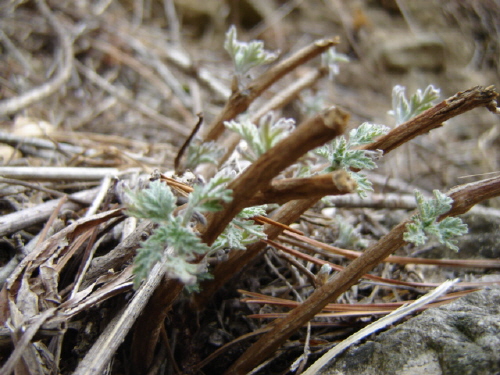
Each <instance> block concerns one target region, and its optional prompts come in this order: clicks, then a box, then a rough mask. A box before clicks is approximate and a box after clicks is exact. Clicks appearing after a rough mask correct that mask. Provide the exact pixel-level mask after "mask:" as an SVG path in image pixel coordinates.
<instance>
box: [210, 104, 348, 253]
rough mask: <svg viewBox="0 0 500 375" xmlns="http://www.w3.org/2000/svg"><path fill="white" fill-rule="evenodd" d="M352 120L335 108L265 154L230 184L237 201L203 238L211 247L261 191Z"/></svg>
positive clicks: (220, 214)
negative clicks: (234, 218)
mask: <svg viewBox="0 0 500 375" xmlns="http://www.w3.org/2000/svg"><path fill="white" fill-rule="evenodd" d="M348 119H349V115H348V114H347V113H346V112H344V111H342V110H341V109H338V108H336V107H331V108H329V109H327V110H325V111H324V112H322V113H321V114H319V115H317V116H315V117H313V118H311V119H310V120H308V121H306V122H305V123H303V124H301V125H300V126H299V127H298V128H297V129H296V130H295V131H294V132H292V133H291V134H290V135H289V136H288V137H287V138H285V139H284V140H282V141H281V142H279V143H278V144H277V145H276V146H275V147H273V148H272V149H270V150H269V151H268V152H266V153H265V154H264V155H262V156H261V157H260V158H259V159H258V160H257V161H256V162H255V163H253V164H252V165H251V166H250V167H248V168H247V169H246V170H245V171H244V172H243V173H242V174H241V175H240V176H239V177H238V178H237V179H236V180H234V181H233V182H232V183H231V184H229V186H228V188H229V189H231V190H232V191H233V200H232V202H230V203H228V204H226V205H225V207H224V208H223V209H222V210H221V211H219V212H217V213H215V214H213V215H211V216H209V218H208V224H207V227H206V229H205V231H204V233H203V235H202V238H203V241H204V242H206V243H207V244H209V245H211V244H212V243H213V241H215V239H216V238H217V237H218V236H219V234H221V233H222V231H223V230H224V228H225V227H226V225H227V224H229V222H230V221H231V220H232V219H233V217H234V216H235V215H236V214H238V213H239V212H240V211H241V210H242V209H243V208H245V207H247V206H248V204H247V202H248V201H249V200H250V199H251V198H252V197H253V196H254V195H255V194H256V193H257V192H258V191H259V190H262V189H265V187H266V186H267V185H268V184H269V183H270V182H271V179H272V178H274V177H276V176H277V175H278V174H279V173H280V172H281V171H283V170H284V169H285V168H287V167H288V166H290V165H292V164H293V163H294V162H295V161H296V160H297V159H298V158H300V157H301V156H302V155H304V154H305V153H306V152H307V151H309V150H312V149H314V148H316V147H318V146H321V145H322V144H324V143H326V142H328V141H329V140H332V139H333V138H335V137H337V136H339V135H341V134H342V133H343V132H344V129H345V127H346V125H347V121H348Z"/></svg>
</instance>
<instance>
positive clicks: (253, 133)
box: [224, 114, 295, 162]
mask: <svg viewBox="0 0 500 375" xmlns="http://www.w3.org/2000/svg"><path fill="white" fill-rule="evenodd" d="M224 125H225V126H226V128H228V129H229V130H231V131H234V132H236V133H238V134H239V135H240V136H241V138H242V139H243V140H244V141H245V142H246V143H247V145H248V149H247V150H243V151H242V156H243V157H244V158H245V159H247V160H249V161H252V162H253V161H255V160H257V159H258V158H259V157H260V156H261V155H262V154H264V153H265V152H266V151H268V150H269V149H270V148H271V147H273V146H275V145H276V144H277V143H278V142H279V141H281V140H282V139H283V138H285V137H286V136H288V134H290V132H291V131H292V130H293V128H294V127H295V121H294V120H293V119H285V118H280V119H278V121H276V122H275V121H274V118H273V116H272V115H271V114H269V115H267V116H264V117H263V118H262V120H261V121H260V123H259V126H258V127H257V126H256V125H255V124H253V123H252V122H251V121H249V120H242V121H234V120H231V121H226V122H225V123H224Z"/></svg>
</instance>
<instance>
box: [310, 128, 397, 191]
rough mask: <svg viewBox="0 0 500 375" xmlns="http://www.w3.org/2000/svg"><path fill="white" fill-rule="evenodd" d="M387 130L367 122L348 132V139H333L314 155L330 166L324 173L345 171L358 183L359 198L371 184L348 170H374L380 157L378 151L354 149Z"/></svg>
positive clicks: (369, 189) (380, 153)
mask: <svg viewBox="0 0 500 375" xmlns="http://www.w3.org/2000/svg"><path fill="white" fill-rule="evenodd" d="M388 131H389V128H388V127H386V126H383V125H376V124H372V123H369V122H365V123H363V124H361V125H360V126H359V127H358V128H356V129H353V130H351V131H350V132H349V139H346V138H345V137H344V136H341V137H338V138H335V139H334V140H333V142H331V143H329V144H328V145H326V146H324V147H321V148H319V149H318V150H316V153H317V154H318V155H320V156H321V157H323V158H325V159H327V160H328V161H329V163H330V166H329V167H328V168H326V170H325V171H326V172H331V171H335V170H338V169H345V170H346V171H348V172H349V173H350V174H351V176H352V177H353V178H354V179H355V180H356V182H357V183H358V188H357V192H358V194H359V195H360V196H362V197H363V196H366V192H367V191H372V190H373V189H372V187H371V183H370V182H369V181H368V179H366V177H365V176H364V175H363V174H360V173H357V172H352V171H351V170H350V169H351V168H353V169H374V168H376V167H377V164H376V163H375V161H376V160H378V159H380V158H381V157H382V151H380V150H376V151H373V150H356V149H354V147H357V146H361V145H365V144H368V143H371V142H373V140H374V139H375V138H376V137H378V136H380V135H383V134H386V133H387V132H388Z"/></svg>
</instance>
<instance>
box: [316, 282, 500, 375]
mask: <svg viewBox="0 0 500 375" xmlns="http://www.w3.org/2000/svg"><path fill="white" fill-rule="evenodd" d="M321 374H323V375H340V374H346V375H350V374H356V375H391V374H398V375H403V374H404V375H410V374H429V375H438V374H439V375H441V374H446V375H468V374H471V375H472V374H474V375H483V374H484V375H486V374H488V375H490V374H500V287H492V288H487V289H484V290H481V291H479V292H475V293H471V294H469V295H467V296H465V297H463V298H461V299H459V300H457V301H455V302H452V303H450V304H448V305H444V306H441V307H438V308H433V309H429V310H427V311H425V312H423V313H422V314H420V315H419V316H417V317H414V318H412V319H410V320H408V321H407V322H405V323H402V324H400V325H398V326H396V327H395V328H392V329H390V330H388V331H387V332H384V333H381V334H379V335H378V336H377V337H376V338H375V339H374V340H373V341H369V342H366V343H365V344H362V345H359V346H354V347H351V348H349V349H348V350H347V351H346V352H345V353H343V354H342V355H341V356H339V357H338V358H337V359H336V361H335V362H334V363H333V364H332V365H330V367H329V368H326V369H324V370H323V371H322V372H321Z"/></svg>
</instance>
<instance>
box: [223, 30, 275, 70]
mask: <svg viewBox="0 0 500 375" xmlns="http://www.w3.org/2000/svg"><path fill="white" fill-rule="evenodd" d="M236 38H237V32H236V27H235V26H234V25H232V26H231V27H230V28H229V30H228V31H227V33H226V40H225V41H224V49H225V50H226V51H227V52H228V53H229V55H230V56H231V58H232V59H233V63H234V67H235V70H236V74H237V75H238V76H240V77H241V76H244V75H245V74H246V73H247V72H248V71H249V70H250V69H251V68H254V67H256V66H260V65H264V64H269V63H271V62H273V61H274V60H276V59H277V58H278V54H277V53H275V52H271V51H266V50H265V49H264V43H263V42H262V41H260V40H252V41H250V42H241V41H239V40H237V39H236Z"/></svg>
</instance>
